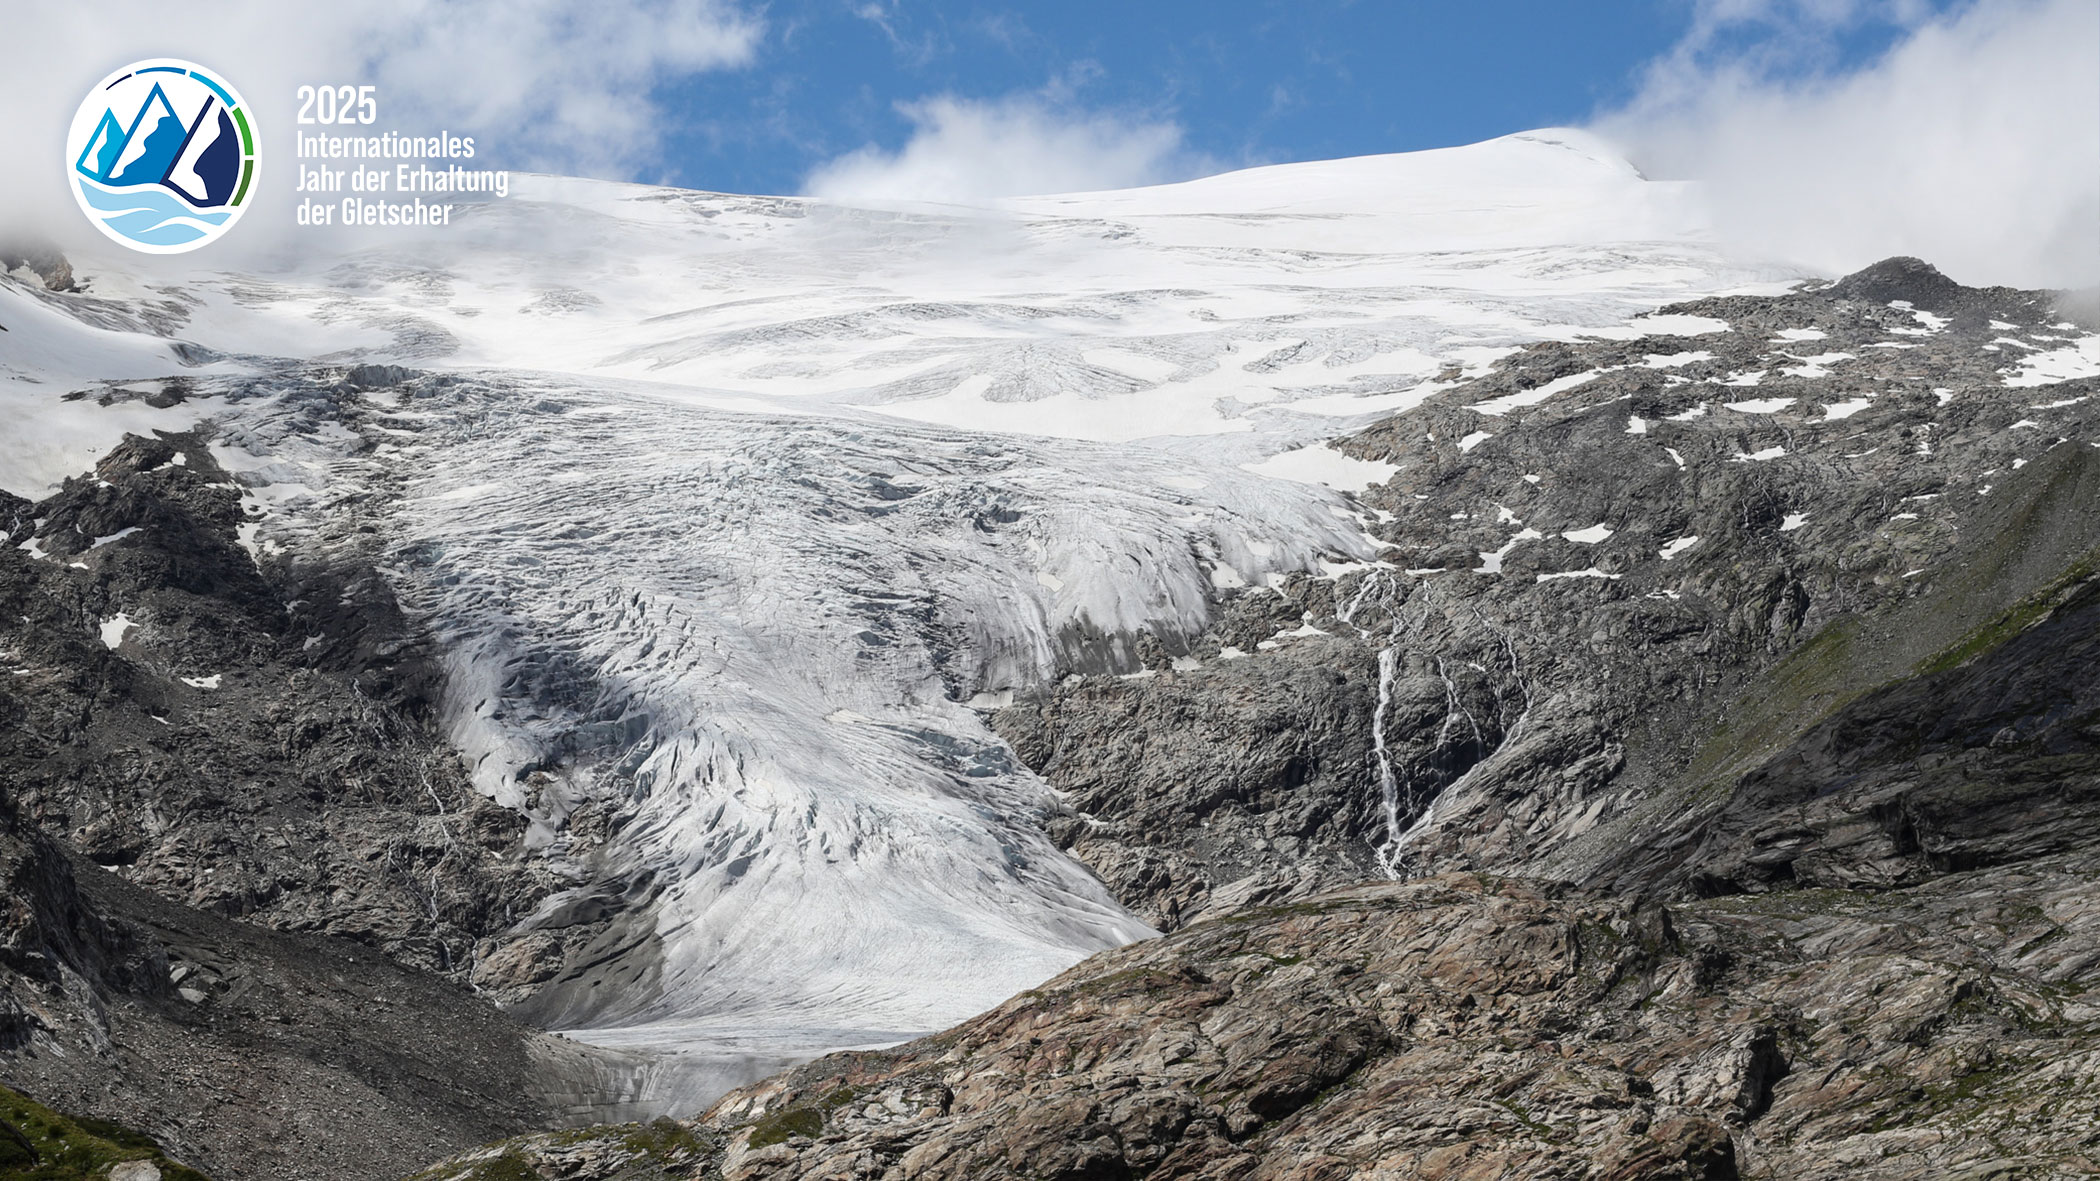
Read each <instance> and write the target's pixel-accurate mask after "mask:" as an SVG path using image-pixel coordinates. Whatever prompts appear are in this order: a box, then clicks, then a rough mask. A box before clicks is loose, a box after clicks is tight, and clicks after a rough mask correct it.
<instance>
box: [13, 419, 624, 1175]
mask: <svg viewBox="0 0 2100 1181" xmlns="http://www.w3.org/2000/svg"><path fill="white" fill-rule="evenodd" d="M237 489H238V486H237V485H236V484H234V483H233V482H232V480H231V479H230V477H229V476H228V475H227V473H225V472H224V471H223V470H222V469H221V468H220V467H219V466H218V464H217V463H216V461H215V460H214V458H213V454H212V451H211V449H210V448H209V446H207V444H206V442H205V440H204V439H203V438H202V437H200V436H198V435H195V434H177V435H169V436H163V437H158V438H141V437H137V436H133V437H131V438H130V439H128V440H127V441H126V442H125V443H124V444H123V445H122V446H120V447H118V448H117V449H116V450H115V451H113V452H112V453H111V454H109V455H108V456H107V457H106V458H105V459H104V460H103V462H102V463H101V464H99V465H98V466H97V468H96V469H95V471H94V472H93V473H92V474H90V475H87V476H83V477H81V478H78V479H75V480H71V481H68V482H67V483H66V485H65V486H64V487H63V488H62V489H61V490H60V491H58V492H57V493H55V494H53V495H51V496H49V497H47V498H45V499H43V500H41V501H38V502H36V503H34V504H31V503H29V502H27V501H24V500H21V499H19V498H7V500H6V503H4V504H0V531H4V532H5V533H6V541H7V542H8V544H7V545H6V546H5V547H0V608H4V609H0V661H4V662H5V672H4V674H0V766H4V768H5V770H4V772H0V820H4V824H5V826H6V827H5V835H4V839H0V855H4V862H5V867H6V873H7V878H8V885H9V889H8V898H9V902H10V908H9V911H8V916H7V917H6V919H5V920H4V922H5V947H6V951H5V952H4V958H0V968H4V970H0V988H4V990H5V992H4V997H5V999H4V1001H0V1004H4V1006H5V1015H4V1019H0V1020H4V1026H5V1032H4V1033H0V1062H4V1065H5V1075H6V1078H7V1080H8V1082H10V1083H11V1084H13V1085H15V1086H17V1087H20V1088H22V1089H24V1090H26V1091H28V1092H30V1093H32V1094H34V1095H35V1096H36V1097H37V1098H38V1099H41V1100H43V1101H44V1102H46V1103H49V1104H51V1105H53V1106H55V1107H57V1108H59V1109H60V1110H63V1111H65V1112H67V1113H69V1114H71V1115H73V1116H78V1117H82V1118H90V1117H96V1118H106V1119H116V1120H119V1121H120V1122H122V1123H124V1124H126V1125H129V1126H132V1127H135V1128H138V1129H139V1130H140V1131H141V1132H143V1133H144V1134H146V1135H148V1136H151V1137H152V1138H154V1139H155V1140H157V1141H158V1142H159V1143H160V1144H161V1145H164V1146H165V1147H166V1149H167V1150H168V1151H169V1152H170V1153H171V1154H173V1155H175V1156H176V1157H178V1158H180V1159H183V1160H186V1161H188V1162H189V1163H191V1164H193V1165H196V1166H198V1167H199V1168H201V1169H204V1170H205V1171H207V1172H209V1173H210V1174H211V1175H213V1176H216V1177H219V1178H221V1179H225V1178H257V1179H263V1178H268V1179H271V1181H277V1179H283V1178H294V1177H310V1178H317V1179H318V1178H345V1177H375V1178H376V1177H388V1176H394V1175H398V1174H399V1173H400V1172H402V1171H404V1170H405V1169H406V1168H408V1167H410V1165H411V1164H412V1163H414V1162H416V1161H419V1160H426V1159H428V1158H429V1157H430V1156H431V1155H433V1154H435V1153H438V1152H443V1151H447V1150H449V1148H451V1147H456V1146H459V1145H462V1144H470V1143H474V1142H477V1141H479V1140H483V1139H487V1138H488V1137H490V1136H492V1135H501V1134H504V1133H507V1132H513V1131H517V1130H519V1129H523V1128H530V1127H536V1126H544V1125H545V1124H546V1123H547V1122H549V1121H550V1120H555V1119H558V1118H560V1117H561V1113H562V1112H563V1111H564V1110H565V1109H566V1108H567V1107H568V1106H570V1105H572V1104H579V1103H582V1104H587V1103H590V1102H593V1101H595V1100H597V1099H598V1098H599V1096H598V1095H597V1094H595V1093H594V1092H595V1091H597V1090H600V1089H603V1088H608V1087H612V1088H616V1087H617V1085H618V1084H617V1080H616V1079H614V1078H608V1077H604V1074H603V1072H606V1071H610V1072H611V1073H612V1074H614V1075H617V1073H618V1069H619V1064H618V1063H617V1062H611V1063H607V1062H605V1061H601V1060H599V1059H596V1058H592V1057H590V1056H588V1055H586V1054H585V1052H584V1051H582V1050H580V1049H578V1048H576V1047H574V1046H572V1045H570V1044H569V1043H565V1042H560V1041H557V1040H553V1039H548V1038H546V1037H544V1036H541V1035H538V1034H536V1033H535V1032H534V1031H533V1030H531V1029H530V1028H528V1027H526V1026H524V1025H522V1024H520V1023H518V1022H516V1021H514V1020H511V1019H508V1018H506V1017H504V1016H503V1015H502V1014H500V1013H499V1012H497V1011H496V1009H495V1008H494V1007H493V1006H492V1005H490V1004H489V1003H488V1002H487V1001H486V1000H483V999H481V998H478V997H475V996H473V995H471V994H470V993H469V992H467V991H466V990H465V989H464V988H462V987H460V984H461V983H463V982H464V981H465V979H466V978H467V977H468V976H469V975H470V973H471V971H472V969H473V968H474V967H475V966H476V965H477V963H478V962H479V961H480V958H481V956H482V953H483V952H484V951H485V950H487V949H489V948H492V947H496V946H497V944H496V943H495V942H493V937H494V936H496V935H498V934H499V933H501V932H503V931H505V930H507V929H508V928H509V926H510V925H511V924H512V922H513V921H514V919H515V917H516V916H517V914H518V913H519V912H521V911H523V910H529V909H530V907H531V906H532V905H533V904H535V903H536V901H537V899H538V898H539V897H540V896H542V895H544V894H545V893H546V892H547V891H548V890H549V889H550V888H551V885H552V884H554V883H555V882H556V880H557V879H554V878H552V877H550V876H549V873H548V870H547V869H546V867H545V865H544V864H543V863H542V862H541V860H540V859H538V858H536V857H532V856H530V855H528V854H527V852H526V850H525V849H524V848H523V836H524V826H523V824H522V822H521V821H520V820H519V819H518V818H517V817H516V816H515V814H513V813H510V812H508V811H506V810H503V809H500V808H496V807H494V806H493V805H491V804H490V803H489V802H488V801H487V800H486V799H484V798H483V797H481V796H479V795H477V794H476V793H474V792H473V791H472V790H471V789H469V788H467V786H466V776H465V773H464V770H463V768H461V767H460V765H459V763H458V760H457V758H456V757H455V756H454V755H453V754H452V753H451V752H450V750H449V749H448V748H447V747H446V746H445V745H444V742H443V740H442V738H441V737H440V736H439V735H437V734H436V732H435V731H434V730H433V729H432V727H431V725H430V722H429V719H428V712H429V709H430V701H429V694H430V693H431V692H432V689H433V687H434V679H433V676H432V673H431V670H430V666H429V662H428V655H427V650H426V648H425V647H424V646H423V645H422V644H421V642H420V641H419V640H418V638H417V633H416V632H415V631H414V630H413V629H412V628H410V627H409V626H408V625H407V624H406V623H405V621H404V620H403V618H402V616H401V614H400V612H399V611H398V609H397V608H396V607H395V606H394V603H393V601H392V599H391V596H390V595H389V594H388V593H387V592H386V590H385V587H384V584H383V583H382V582H381V581H380V580H378V579H377V578H376V577H375V576H374V575H373V573H372V571H371V570H370V569H369V568H366V569H363V570H359V569H357V568H355V567H354V566H350V565H347V564H340V565H335V566H330V567H327V568H316V567H311V566H301V565H298V564H296V563H294V562H291V561H289V560H286V559H283V558H281V557H280V556H278V555H274V554H271V553H269V552H268V551H267V550H265V549H264V548H263V547H261V546H259V545H256V544H255V543H254V542H253V540H252V530H251V527H250V526H249V525H248V523H247V521H246V518H247V517H248V516H249V515H250V514H249V513H247V512H246V511H244V508H243V498H242V496H241V494H240V492H239V491H238V490H237ZM446 977H449V978H450V981H449V982H448V980H447V979H446Z"/></svg>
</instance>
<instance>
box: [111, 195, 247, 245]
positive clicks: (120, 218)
mask: <svg viewBox="0 0 2100 1181" xmlns="http://www.w3.org/2000/svg"><path fill="white" fill-rule="evenodd" d="M79 183H80V192H81V195H82V196H83V197H85V198H86V199H87V202H88V204H90V205H92V206H94V207H95V208H96V209H99V210H103V211H104V212H106V213H107V214H108V216H106V217H103V218H102V219H101V220H102V222H103V223H104V224H106V225H108V226H109V227H110V228H111V229H113V230H115V231H117V232H118V233H120V234H123V235H124V236H125V237H127V238H130V239H131V240H133V241H135V242H143V243H145V244H146V245H148V246H180V245H181V244H182V243H184V242H194V241H196V240H197V239H199V238H201V237H203V236H204V235H205V234H206V233H207V232H208V230H207V229H206V227H207V226H216V225H219V224H221V223H223V222H224V221H225V220H226V219H227V218H228V217H230V216H232V214H231V213H227V212H220V213H201V212H199V211H197V210H195V209H192V208H190V207H189V206H188V205H186V204H184V203H183V202H182V201H181V200H179V199H177V198H176V197H175V196H174V195H173V194H171V193H169V192H168V191H167V190H166V189H163V188H160V187H158V186H154V185H145V186H140V187H138V188H130V189H106V188H103V187H102V186H101V185H98V184H95V183H93V182H91V181H87V180H82V181H80V182H79Z"/></svg>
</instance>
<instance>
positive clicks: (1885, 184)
mask: <svg viewBox="0 0 2100 1181" xmlns="http://www.w3.org/2000/svg"><path fill="white" fill-rule="evenodd" d="M1868 20H1879V21H1884V22H1889V23H1893V24H1896V25H1898V26H1900V27H1901V28H1902V30H1903V31H1902V33H1901V36H1900V38H1899V40H1898V41H1897V42H1896V44H1895V45H1894V46H1893V47H1892V48H1891V49H1890V50H1889V51H1888V52H1887V53H1886V54H1884V55H1883V56H1881V57H1880V58H1879V59H1877V60H1875V61H1873V62H1871V63H1870V64H1868V65H1866V66H1865V67H1863V68H1860V69H1858V70H1855V71H1853V72H1851V73H1847V74H1842V75H1836V76H1833V75H1831V74H1830V73H1828V72H1826V71H1825V70H1823V69H1822V68H1821V67H1822V66H1823V65H1824V64H1825V63H1826V62H1827V60H1828V59H1829V58H1830V56H1831V37H1832V35H1833V34H1835V33H1837V32H1839V31H1841V30H1845V29H1848V28H1852V27H1856V26H1857V25H1858V24H1859V23H1861V22H1864V21H1868ZM1597 130H1599V131H1601V132H1603V133H1605V134H1606V135H1609V136H1611V137H1613V138H1615V139H1618V140H1619V141H1620V142H1622V143H1624V144H1626V145H1628V147H1629V149H1630V151H1631V153H1632V155H1633V157H1634V160H1635V163H1637V164H1638V165H1640V166H1641V167H1642V168H1643V169H1644V170H1645V171H1647V172H1648V173H1649V175H1651V176H1655V177H1657V178H1664V177H1695V178H1698V179H1700V180H1702V181H1704V182H1705V186H1706V188H1707V190H1708V192H1709V194H1710V197H1711V199H1712V202H1713V205H1714V211H1715V216H1716V219H1717V222H1718V224H1719V225H1720V227H1721V229H1722V230H1723V232H1724V233H1725V234H1727V235H1729V236H1730V237H1731V238H1733V239H1735V240H1736V241H1738V242H1739V243H1740V244H1741V245H1742V246H1744V247H1745V248H1746V249H1748V250H1751V251H1754V252H1756V253H1758V254H1761V255H1765V256H1777V257H1780V258H1784V259H1787V260H1789V261H1794V262H1798V263H1804V264H1807V265H1809V266H1812V267H1816V268H1819V269H1822V270H1825V271H1828V272H1832V273H1837V272H1843V271H1848V270H1852V269H1855V268H1857V267H1859V266H1862V265H1864V264H1866V263H1869V262H1872V261H1875V260H1876V259H1879V258H1883V257H1887V256H1889V255H1892V254H1911V255H1916V256H1918V257H1920V258H1924V259H1926V260H1927V261H1929V262H1931V263H1933V264H1934V265H1936V266H1938V267H1939V268H1940V269H1941V270H1943V271H1945V272H1947V273H1948V274H1949V275H1950V276H1952V277H1953V278H1955V279H1957V280H1960V281H1962V282H1965V283H1971V284H1977V283H2006V284H2014V285H2019V286H2030V287H2032V286H2056V287H2063V286H2082V285H2087V284H2092V283H2095V282H2100V4H2094V3H2093V0H1984V2H1978V3H1972V4H1967V5H1963V6H1960V7H1958V8H1956V9H1954V10H1952V11H1951V12H1947V13H1944V14H1935V13H1933V12H1932V11H1931V10H1929V9H1927V8H1926V7H1925V6H1923V5H1922V4H1920V3H1917V2H1916V0H1878V2H1877V0H1792V2H1791V3H1780V2H1777V0H1708V2H1706V3H1703V4H1701V6H1700V9H1699V12H1698V14H1697V18H1696V19H1695V21H1694V24H1693V28H1692V31H1691V33H1690V34H1689V35H1688V36H1687V38H1686V39H1685V41H1684V42H1683V43H1682V44H1681V45H1679V46H1678V48H1677V50H1676V51H1675V52H1673V53H1672V54H1670V55H1668V56H1667V57H1665V58H1664V59H1662V60H1661V61H1658V62H1657V63H1655V64H1654V66H1653V67H1652V68H1651V70H1650V72H1649V74H1648V77H1647V79H1646V83H1645V86H1644V88H1643V90H1642V92H1641V94H1640V95H1639V97H1638V98H1636V99H1635V101H1634V102H1632V103H1631V104H1629V106H1628V107H1626V108H1625V109H1624V110H1621V111H1618V112H1615V113H1612V114H1610V115H1608V116H1606V117H1604V118H1603V119H1602V120H1600V122H1599V124H1598V126H1597Z"/></svg>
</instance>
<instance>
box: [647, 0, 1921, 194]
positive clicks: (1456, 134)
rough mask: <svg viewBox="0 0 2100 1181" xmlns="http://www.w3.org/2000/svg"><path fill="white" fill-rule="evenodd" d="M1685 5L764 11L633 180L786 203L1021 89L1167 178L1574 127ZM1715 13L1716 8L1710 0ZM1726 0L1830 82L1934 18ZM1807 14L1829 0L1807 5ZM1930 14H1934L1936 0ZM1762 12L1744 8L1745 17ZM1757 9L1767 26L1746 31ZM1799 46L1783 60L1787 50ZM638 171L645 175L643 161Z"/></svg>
mask: <svg viewBox="0 0 2100 1181" xmlns="http://www.w3.org/2000/svg"><path fill="white" fill-rule="evenodd" d="M1716 7H1717V6H1715V5H1712V4H1707V5H1696V4H1694V3H1692V2H1691V0H1466V2H1460V0H1443V2H1424V0H1386V2H1377V0H1356V2H1353V3H1351V2H1346V0H1302V2H1299V3H1284V2H1276V0H1213V2H1209V3H1193V2H1187V0H1161V2H1148V0H1136V2H1132V0H1122V2H1115V0H1068V2H1063V3H1028V4H996V3H993V4H987V3H979V2H976V0H957V2H953V3H940V2H930V0H920V2H914V0H774V2H773V3H771V4H768V5H766V6H765V7H763V8H762V9H757V10H756V11H757V12H758V13H759V14H760V20H761V21H762V25H763V29H762V32H761V33H760V35H759V37H758V39H757V41H756V43H755V45H754V47H753V51H752V53H751V55H750V57H749V59H748V60H747V61H745V62H744V63H743V64H741V65H740V66H738V67H736V68H732V69H717V70H710V71H707V72H703V73H697V74H692V75H687V76H680V77H674V78H669V79H666V80H665V81H664V82H663V84H662V85H660V86H659V87H658V88H657V90H656V93H655V98H656V99H657V101H658V103H659V104H660V109H661V111H662V113H663V115H664V117H665V123H664V132H665V134H664V137H663V141H662V143H661V145H660V146H661V147H662V149H663V151H662V153H661V155H660V157H659V158H658V160H657V161H654V162H652V165H650V166H644V168H643V170H642V173H641V174H640V175H638V176H637V179H647V180H661V181H667V182H669V183H673V184H678V185H682V186H686V187H693V188H707V189H717V190H726V191H735V192H758V193H792V192H798V191H801V190H802V188H803V187H804V185H805V182H806V181H807V179H808V178H809V176H810V174H811V173H812V171H813V170H814V169H816V168H817V167H819V166H820V165H821V164H823V163H824V162H826V161H828V160H831V159H833V158H835V157H837V156H839V155H841V154H843V153H847V152H851V151H854V150H856V149H861V148H863V147H867V146H870V145H872V146H874V147H876V148H878V149H883V150H889V151H894V150H896V149H898V148H900V147H902V146H903V145H904V144H905V143H906V142H907V141H909V140H910V139H911V137H912V136H913V134H914V132H915V131H917V130H920V129H921V128H920V126H919V125H918V124H915V122H914V121H913V119H912V118H911V117H910V116H909V115H908V114H907V111H906V110H904V109H900V107H905V108H908V107H909V105H910V104H912V103H915V102H919V101H921V100H924V99H928V98H931V97H936V96H948V97H952V98H955V99H959V100H963V101H965V102H979V103H987V102H997V101H1001V100H1005V99H1008V98H1010V97H1012V96H1022V97H1023V98H1025V99H1027V100H1029V101H1031V102H1032V103H1034V104H1035V105H1037V106H1040V107H1047V108H1050V109H1052V110H1059V111H1065V112H1079V111H1084V112H1089V113H1097V114H1100V113H1105V114H1106V115H1107V116H1108V117H1112V118H1116V119H1120V120H1123V121H1126V122H1131V123H1145V124H1154V125H1164V126H1167V127H1171V128H1173V129H1174V130H1176V131H1178V132H1179V133H1180V137H1181V138H1180V144H1179V147H1180V151H1179V163H1178V166H1170V167H1173V168H1174V170H1175V171H1179V172H1190V171H1207V170H1213V169H1215V168H1217V167H1236V166H1242V165H1247V164H1259V163H1274V162H1283V161H1291V160H1307V159H1322V158H1330V157H1336V156H1350V155H1363V154H1368V153H1375V152H1394V151H1409V150H1414V149H1418V148H1429V147H1442V146H1449V145H1454V144H1462V143H1470V142H1474V141H1477V140H1481V139H1487V138H1490V137H1493V136H1497V135H1502V134H1505V133H1508V132H1512V131H1520V130H1524V129H1527V128H1533V127H1541V126H1551V125H1556V124H1569V123H1579V122H1584V121H1587V120H1588V119H1589V118H1591V117H1592V116H1593V115H1595V114H1597V113H1598V112H1599V111H1602V110H1608V109H1612V108H1615V107H1617V106H1620V105H1622V104H1624V103H1625V102H1627V101H1628V100H1629V99H1631V98H1632V97H1633V95H1634V94H1635V93H1636V91H1637V90H1638V88H1639V86H1640V84H1641V81H1642V78H1643V76H1644V71H1645V68H1646V67H1647V66H1648V64H1649V63H1651V62H1654V61H1656V60H1657V59H1660V58H1663V57H1665V56H1666V55H1668V54H1669V53H1671V51H1672V50H1673V48H1676V47H1679V46H1681V45H1683V44H1684V43H1685V41H1686V39H1687V38H1688V37H1689V36H1692V35H1694V26H1695V20H1696V19H1697V17H1698V16H1699V14H1700V13H1702V12H1706V13H1711V12H1712V11H1713V10H1714V9H1715V8H1716ZM1718 7H1720V8H1723V9H1725V8H1727V6H1726V5H1721V6H1718ZM1736 7H1737V8H1738V9H1740V10H1742V11H1744V12H1745V13H1747V14H1750V15H1751V18H1752V19H1747V20H1742V21H1736V22H1724V23H1723V24H1722V27H1721V28H1719V29H1718V30H1717V33H1716V35H1715V36H1714V37H1713V38H1712V40H1713V45H1712V47H1711V51H1712V52H1716V53H1729V54H1738V55H1740V54H1744V53H1757V52H1760V51H1764V50H1777V49H1779V48H1781V47H1784V49H1785V52H1784V53H1778V52H1771V53H1768V55H1767V56H1768V57H1770V58H1772V59H1774V60H1778V61H1781V62H1783V65H1782V67H1781V68H1786V69H1794V70H1817V71H1832V72H1836V71H1843V70H1845V69H1847V68H1851V67H1852V66H1855V65H1857V64H1858V63H1859V62H1861V61H1863V60H1866V59H1869V58H1871V57H1873V56H1874V55H1875V54H1877V53H1879V52H1880V51H1881V50H1883V49H1885V48H1886V47H1887V45H1888V44H1889V43H1890V41H1891V40H1892V39H1893V38H1894V37H1895V35H1896V33H1897V31H1898V23H1897V20H1896V19H1895V18H1897V17H1901V16H1908V17H1910V18H1912V19H1915V16H1916V14H1917V12H1918V11H1920V10H1929V9H1931V8H1933V7H1935V6H1934V5H1931V4H1925V3H1915V4H1908V5H1891V6H1888V7H1887V8H1886V10H1885V12H1877V11H1876V10H1877V8H1878V7H1879V6H1875V5H1868V4H1847V5H1841V6H1840V7H1843V8H1845V9H1847V10H1848V12H1847V19H1845V20H1843V21H1832V22H1830V23H1829V24H1828V26H1827V27H1817V28H1816V29H1814V36H1813V37H1810V36H1809V30H1808V29H1807V28H1806V27H1805V26H1806V25H1808V24H1813V23H1816V22H1812V21H1807V20H1805V19H1804V18H1803V17H1802V16H1800V15H1799V14H1798V13H1792V12H1788V11H1783V10H1784V9H1785V8H1786V6H1783V5H1744V4H1738V5H1736ZM1825 7H1826V8H1829V7H1830V6H1829V5H1826V6H1825ZM1941 7H1944V5H1942V6H1941ZM1759 9H1767V10H1775V11H1770V12H1769V13H1766V14H1760V13H1759V12H1758V11H1757V10H1759ZM1761 15H1768V16H1769V19H1760V16H1761ZM1804 45H1806V46H1808V47H1809V48H1808V49H1807V50H1806V51H1803V48H1802V47H1803V46H1804ZM655 165H660V167H655Z"/></svg>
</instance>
